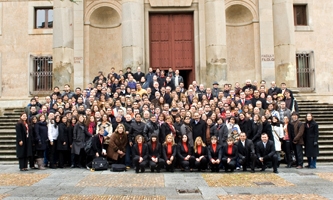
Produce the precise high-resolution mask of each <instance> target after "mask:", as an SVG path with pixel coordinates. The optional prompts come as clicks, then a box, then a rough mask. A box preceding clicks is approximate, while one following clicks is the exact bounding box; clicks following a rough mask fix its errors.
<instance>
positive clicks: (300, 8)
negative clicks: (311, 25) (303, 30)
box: [294, 5, 308, 26]
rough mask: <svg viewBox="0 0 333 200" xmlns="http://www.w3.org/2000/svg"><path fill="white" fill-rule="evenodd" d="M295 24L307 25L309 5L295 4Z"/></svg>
mask: <svg viewBox="0 0 333 200" xmlns="http://www.w3.org/2000/svg"><path fill="white" fill-rule="evenodd" d="M294 24H295V26H307V25H308V19H307V5H294Z"/></svg>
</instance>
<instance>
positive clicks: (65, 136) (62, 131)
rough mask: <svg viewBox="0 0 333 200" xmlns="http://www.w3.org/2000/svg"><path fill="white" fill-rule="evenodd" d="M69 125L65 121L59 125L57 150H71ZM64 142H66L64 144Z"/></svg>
mask: <svg viewBox="0 0 333 200" xmlns="http://www.w3.org/2000/svg"><path fill="white" fill-rule="evenodd" d="M68 130H69V129H68V127H67V126H66V124H64V123H60V124H59V125H58V132H59V135H58V142H57V150H60V151H66V150H69V132H68ZM64 142H66V144H65V145H64Z"/></svg>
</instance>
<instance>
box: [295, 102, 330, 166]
mask: <svg viewBox="0 0 333 200" xmlns="http://www.w3.org/2000/svg"><path fill="white" fill-rule="evenodd" d="M298 107H299V110H300V119H301V121H303V122H304V120H305V116H306V114H307V113H309V112H310V113H312V115H313V117H314V119H315V121H316V122H317V123H318V126H319V141H318V144H319V157H318V162H321V163H322V162H325V163H327V162H333V104H329V103H318V101H304V100H303V101H298Z"/></svg>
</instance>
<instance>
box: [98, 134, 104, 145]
mask: <svg viewBox="0 0 333 200" xmlns="http://www.w3.org/2000/svg"><path fill="white" fill-rule="evenodd" d="M103 139H104V136H103V135H99V141H100V142H101V144H103Z"/></svg>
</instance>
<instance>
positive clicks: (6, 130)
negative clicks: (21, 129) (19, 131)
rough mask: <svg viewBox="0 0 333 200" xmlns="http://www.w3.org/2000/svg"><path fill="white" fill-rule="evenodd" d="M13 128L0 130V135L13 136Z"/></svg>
mask: <svg viewBox="0 0 333 200" xmlns="http://www.w3.org/2000/svg"><path fill="white" fill-rule="evenodd" d="M15 133H16V131H15V128H11V129H0V135H1V134H15Z"/></svg>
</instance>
